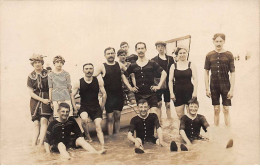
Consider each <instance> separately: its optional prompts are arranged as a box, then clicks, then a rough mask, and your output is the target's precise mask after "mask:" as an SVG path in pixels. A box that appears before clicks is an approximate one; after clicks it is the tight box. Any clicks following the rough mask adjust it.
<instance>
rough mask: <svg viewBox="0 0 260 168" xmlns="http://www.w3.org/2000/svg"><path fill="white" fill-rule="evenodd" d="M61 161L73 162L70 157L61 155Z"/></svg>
mask: <svg viewBox="0 0 260 168" xmlns="http://www.w3.org/2000/svg"><path fill="white" fill-rule="evenodd" d="M60 158H61V160H71V157H70V155H69V154H68V155H60Z"/></svg>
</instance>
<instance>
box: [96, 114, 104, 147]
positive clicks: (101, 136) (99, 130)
mask: <svg viewBox="0 0 260 168" xmlns="http://www.w3.org/2000/svg"><path fill="white" fill-rule="evenodd" d="M101 121H102V118H96V119H95V120H94V122H95V125H96V131H97V137H98V140H99V142H100V144H101V147H102V149H104V145H105V142H104V134H103V131H102V128H101Z"/></svg>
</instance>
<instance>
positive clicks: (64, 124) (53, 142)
mask: <svg viewBox="0 0 260 168" xmlns="http://www.w3.org/2000/svg"><path fill="white" fill-rule="evenodd" d="M57 112H58V118H57V119H56V120H54V121H52V122H51V123H50V124H49V126H48V129H47V134H46V137H45V140H44V147H45V150H46V153H50V151H53V152H59V153H60V154H61V157H62V158H65V159H71V157H70V155H69V153H68V151H67V149H68V148H69V147H74V148H76V147H82V148H83V149H85V150H87V151H89V152H91V153H99V154H103V153H105V150H101V151H97V150H96V149H95V148H93V147H92V146H91V145H90V144H89V143H88V142H86V141H85V140H84V138H83V134H82V132H81V130H80V128H79V126H78V124H77V122H76V121H75V119H74V118H73V117H69V112H70V106H69V105H68V104H67V103H60V104H59V106H58V111H57ZM71 133H74V135H71Z"/></svg>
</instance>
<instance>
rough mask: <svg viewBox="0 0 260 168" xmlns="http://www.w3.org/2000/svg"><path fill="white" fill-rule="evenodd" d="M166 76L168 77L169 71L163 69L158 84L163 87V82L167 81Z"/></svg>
mask: <svg viewBox="0 0 260 168" xmlns="http://www.w3.org/2000/svg"><path fill="white" fill-rule="evenodd" d="M166 77H167V73H166V72H165V71H164V70H163V71H162V72H161V78H160V83H159V84H158V86H159V87H160V88H161V87H162V85H163V83H164V82H165V80H166Z"/></svg>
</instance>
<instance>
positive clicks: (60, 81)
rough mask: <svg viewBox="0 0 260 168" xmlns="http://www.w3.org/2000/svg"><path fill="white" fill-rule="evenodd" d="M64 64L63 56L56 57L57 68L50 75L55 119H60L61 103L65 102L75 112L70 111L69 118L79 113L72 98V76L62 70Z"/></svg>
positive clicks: (55, 65)
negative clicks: (59, 109) (58, 111)
mask: <svg viewBox="0 0 260 168" xmlns="http://www.w3.org/2000/svg"><path fill="white" fill-rule="evenodd" d="M64 63H65V59H64V58H63V57H62V56H60V55H58V56H55V57H54V58H53V65H54V67H55V68H54V69H53V70H52V72H50V73H49V75H48V84H49V96H50V97H49V98H50V101H51V106H52V107H53V117H54V118H55V119H56V118H58V113H57V110H58V106H59V104H60V103H64V102H65V103H67V104H69V105H70V109H74V112H73V110H71V111H70V114H69V116H76V115H77V113H78V111H77V108H76V104H75V102H74V98H73V96H72V90H71V89H72V86H71V80H70V74H69V73H68V72H67V71H65V70H64V69H63V68H62V67H63V65H64ZM72 107H73V108H72Z"/></svg>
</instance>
